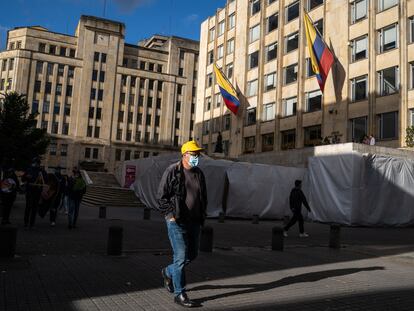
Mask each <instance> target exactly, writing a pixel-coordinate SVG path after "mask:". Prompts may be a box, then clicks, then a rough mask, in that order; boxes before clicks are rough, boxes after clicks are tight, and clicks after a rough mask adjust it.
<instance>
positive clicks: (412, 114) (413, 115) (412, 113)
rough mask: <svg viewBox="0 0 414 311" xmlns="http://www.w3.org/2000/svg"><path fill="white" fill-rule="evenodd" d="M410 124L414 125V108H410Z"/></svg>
mask: <svg viewBox="0 0 414 311" xmlns="http://www.w3.org/2000/svg"><path fill="white" fill-rule="evenodd" d="M410 125H411V126H414V109H410Z"/></svg>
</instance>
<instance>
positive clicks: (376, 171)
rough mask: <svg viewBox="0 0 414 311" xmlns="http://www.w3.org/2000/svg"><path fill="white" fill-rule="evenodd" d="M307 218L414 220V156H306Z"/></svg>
mask: <svg viewBox="0 0 414 311" xmlns="http://www.w3.org/2000/svg"><path fill="white" fill-rule="evenodd" d="M309 181H310V182H309V184H310V186H311V189H310V203H311V206H313V213H312V214H310V216H311V217H312V219H314V220H316V221H321V222H336V223H340V224H346V225H364V226H403V225H410V224H414V191H413V189H414V162H413V161H410V160H406V159H402V158H395V157H382V156H372V155H370V156H362V155H361V154H357V153H353V154H348V155H335V156H327V157H313V158H310V159H309Z"/></svg>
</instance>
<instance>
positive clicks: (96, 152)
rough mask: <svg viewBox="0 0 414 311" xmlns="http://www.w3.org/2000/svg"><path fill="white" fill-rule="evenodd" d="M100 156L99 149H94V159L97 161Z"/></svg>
mask: <svg viewBox="0 0 414 311" xmlns="http://www.w3.org/2000/svg"><path fill="white" fill-rule="evenodd" d="M98 155H99V149H98V148H93V152H92V158H94V159H97V158H98Z"/></svg>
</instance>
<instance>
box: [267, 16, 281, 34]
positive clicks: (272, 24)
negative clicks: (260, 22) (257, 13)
mask: <svg viewBox="0 0 414 311" xmlns="http://www.w3.org/2000/svg"><path fill="white" fill-rule="evenodd" d="M266 24H267V33H269V32H272V31H273V30H275V29H277V27H278V26H279V15H278V14H273V15H271V16H269V17H268V18H267V23H266Z"/></svg>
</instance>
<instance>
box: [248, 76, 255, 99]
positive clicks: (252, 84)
mask: <svg viewBox="0 0 414 311" xmlns="http://www.w3.org/2000/svg"><path fill="white" fill-rule="evenodd" d="M246 95H247V97H250V96H255V95H257V80H253V81H249V82H247V94H246Z"/></svg>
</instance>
